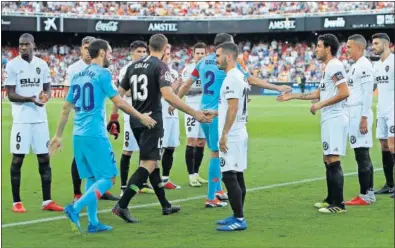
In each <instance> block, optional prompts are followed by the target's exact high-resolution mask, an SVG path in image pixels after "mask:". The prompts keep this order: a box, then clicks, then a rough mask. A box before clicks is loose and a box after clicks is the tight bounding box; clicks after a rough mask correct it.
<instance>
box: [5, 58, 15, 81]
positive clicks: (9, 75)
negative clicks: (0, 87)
mask: <svg viewBox="0 0 395 248" xmlns="http://www.w3.org/2000/svg"><path fill="white" fill-rule="evenodd" d="M5 70H6V73H7V77H6V79H5V82H4V85H6V86H7V85H8V86H15V85H16V81H17V74H16V71H15V70H14V68H12V64H11V63H7V65H6V68H5Z"/></svg>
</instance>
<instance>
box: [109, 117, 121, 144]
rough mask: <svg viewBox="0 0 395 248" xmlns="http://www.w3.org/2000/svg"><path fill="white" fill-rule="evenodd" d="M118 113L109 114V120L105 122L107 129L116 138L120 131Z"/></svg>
mask: <svg viewBox="0 0 395 248" xmlns="http://www.w3.org/2000/svg"><path fill="white" fill-rule="evenodd" d="M118 118H119V114H111V118H110V121H109V122H108V124H107V131H108V132H109V133H110V134H111V135H113V136H114V138H115V139H118V136H119V133H120V132H121V125H119V121H118Z"/></svg>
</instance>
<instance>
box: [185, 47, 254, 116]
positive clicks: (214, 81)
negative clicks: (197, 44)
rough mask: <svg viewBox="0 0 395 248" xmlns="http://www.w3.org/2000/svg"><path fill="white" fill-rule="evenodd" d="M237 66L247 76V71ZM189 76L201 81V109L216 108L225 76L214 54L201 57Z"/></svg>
mask: <svg viewBox="0 0 395 248" xmlns="http://www.w3.org/2000/svg"><path fill="white" fill-rule="evenodd" d="M237 68H238V69H239V70H240V71H241V72H242V73H243V74H244V76H245V77H248V76H249V74H248V72H246V71H244V69H243V68H242V67H241V65H240V64H239V63H237ZM191 77H192V79H193V80H194V81H196V80H199V79H200V82H201V86H202V90H203V96H202V102H201V105H200V108H201V109H203V110H217V109H218V102H219V96H220V90H221V86H222V83H223V81H224V79H225V77H226V73H225V71H224V70H221V69H219V68H218V66H217V61H216V54H215V53H212V54H209V55H207V56H206V57H204V58H203V59H201V60H200V61H199V62H198V63H197V64H196V68H195V69H194V70H193V71H192V74H191Z"/></svg>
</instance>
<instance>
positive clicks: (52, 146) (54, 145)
mask: <svg viewBox="0 0 395 248" xmlns="http://www.w3.org/2000/svg"><path fill="white" fill-rule="evenodd" d="M58 149H60V150H62V139H61V138H59V137H56V136H55V137H54V138H53V139H52V140H51V142H50V143H49V155H50V156H53V155H55V153H56V151H57V150H58Z"/></svg>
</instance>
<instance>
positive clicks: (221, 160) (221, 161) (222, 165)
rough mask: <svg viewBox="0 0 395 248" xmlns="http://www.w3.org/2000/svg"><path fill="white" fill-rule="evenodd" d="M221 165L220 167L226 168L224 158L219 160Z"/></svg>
mask: <svg viewBox="0 0 395 248" xmlns="http://www.w3.org/2000/svg"><path fill="white" fill-rule="evenodd" d="M219 165H220V166H221V167H224V166H225V159H224V158H219Z"/></svg>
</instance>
